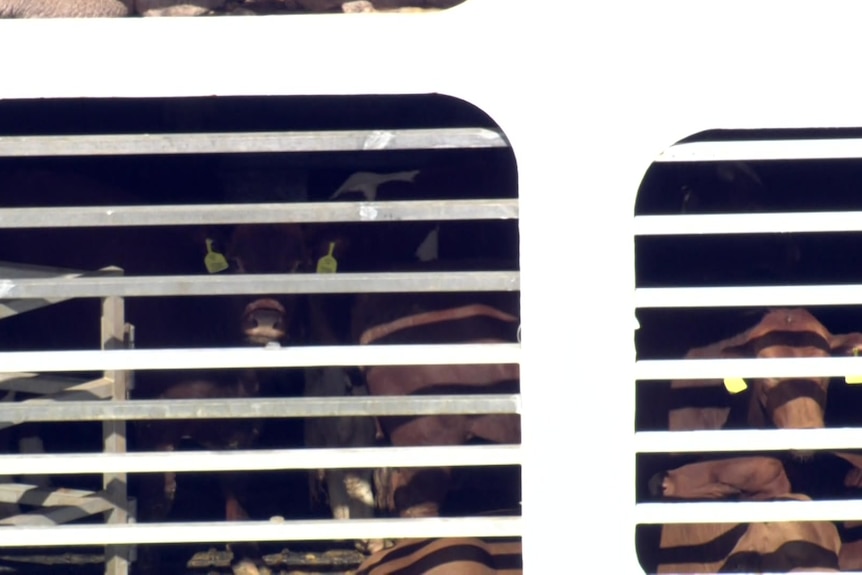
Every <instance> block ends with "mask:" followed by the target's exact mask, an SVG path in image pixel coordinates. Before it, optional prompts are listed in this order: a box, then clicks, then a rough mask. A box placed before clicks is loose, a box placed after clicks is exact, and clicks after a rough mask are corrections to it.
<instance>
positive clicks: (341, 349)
mask: <svg viewBox="0 0 862 575" xmlns="http://www.w3.org/2000/svg"><path fill="white" fill-rule="evenodd" d="M520 361H521V345H520V344H517V343H464V344H430V345H352V346H347V345H346V346H304V347H300V346H296V347H236V348H202V349H185V348H180V349H112V350H86V351H9V352H2V353H0V365H2V366H3V369H4V370H8V371H22V372H30V371H37V370H41V371H43V372H57V371H113V370H147V369H196V368H237V367H316V366H367V365H441V364H442V365H450V364H451V365H481V364H494V363H512V364H514V363H520ZM860 372H862V370H860Z"/></svg>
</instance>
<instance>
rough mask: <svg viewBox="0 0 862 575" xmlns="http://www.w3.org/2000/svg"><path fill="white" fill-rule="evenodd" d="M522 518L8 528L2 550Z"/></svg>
mask: <svg viewBox="0 0 862 575" xmlns="http://www.w3.org/2000/svg"><path fill="white" fill-rule="evenodd" d="M522 532H523V521H522V519H521V517H517V516H501V517H459V518H454V517H424V518H421V519H414V518H410V519H408V518H398V519H342V520H335V519H320V520H297V521H284V520H282V519H281V518H274V519H272V520H270V521H228V522H196V523H133V524H123V525H66V526H60V527H56V526H55V527H42V526H38V527H32V526H25V527H20V528H16V529H4V530H3V537H2V538H0V547H22V546H28V547H47V546H52V547H53V546H63V545H124V544H135V543H137V544H149V543H164V542H165V541H170V542H171V543H206V542H211V541H212V542H215V541H233V542H241V541H258V542H262V541H326V540H333V539H336V540H351V539H363V538H368V539H386V538H393V539H401V538H412V537H471V536H472V537H518V536H520V535H521V534H522Z"/></svg>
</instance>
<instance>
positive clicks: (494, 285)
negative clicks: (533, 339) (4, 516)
mask: <svg viewBox="0 0 862 575" xmlns="http://www.w3.org/2000/svg"><path fill="white" fill-rule="evenodd" d="M369 146H371V148H369ZM505 146H507V143H506V141H505V139H504V138H503V137H502V136H501V134H500V133H498V132H495V131H493V130H488V129H472V128H466V129H445V130H435V129H427V130H403V131H399V130H391V131H379V130H372V131H364V132H357V131H349V132H339V131H328V132H316V133H307V132H304V133H301V134H298V133H291V132H285V133H267V134H260V133H255V134H242V133H236V134H205V135H202V134H157V135H124V136H115V135H105V136H99V135H88V136H63V137H60V136H58V137H28V138H18V137H6V136H0V156H7V157H9V156H18V157H20V156H28V157H39V156H51V155H72V156H74V155H93V154H96V155H99V154H107V155H123V154H145V155H146V154H153V155H161V154H196V153H203V152H207V153H245V152H261V151H266V152H296V151H304V152H321V151H331V150H334V149H335V150H363V149H376V150H401V149H425V148H428V149H440V148H441V147H453V148H486V147H505ZM517 218H518V202H517V200H500V199H495V200H447V201H445V202H436V201H433V202H430V201H429V202H423V201H410V202H346V203H339V204H331V203H320V204H315V203H297V204H241V205H240V204H237V205H224V204H220V205H195V206H185V205H173V206H167V205H166V206H153V205H147V206H100V207H68V208H63V209H62V210H58V209H54V208H47V209H46V208H0V228H27V227H75V226H87V227H113V226H161V225H203V224H213V225H215V224H235V223H272V222H280V223H286V222H343V221H363V222H375V221H409V220H437V221H440V220H457V219H460V220H465V219H476V220H479V219H486V220H506V219H517ZM518 289H519V274H518V273H517V272H469V273H468V272H451V273H450V272H443V273H435V274H434V277H433V279H431V280H429V277H428V275H426V274H421V273H383V274H349V273H344V274H341V273H339V274H328V275H327V277H321V276H315V275H295V274H275V275H237V276H199V275H196V276H161V277H159V276H152V277H149V276H148V277H147V278H146V281H142V280H141V279H140V278H135V277H132V276H124V277H76V278H68V279H67V278H25V279H21V278H14V277H10V276H8V275H4V276H3V277H2V279H0V295H2V297H3V298H4V300H6V299H9V300H11V299H15V300H18V299H21V300H26V299H27V298H72V297H102V298H107V300H106V301H108V302H117V301H121V300H120V299H119V298H127V297H154V296H166V295H173V294H182V295H228V294H256V293H273V292H278V293H350V292H356V291H364V292H377V291H379V292H392V291H417V292H418V291H429V292H430V291H518ZM112 309H114V308H113V306H112ZM118 321H119V320H118ZM109 323H110V325H111V326H112V328H113V331H111V332H110V333H111V334H112V336H113V337H116V336H117V335H118V332H117V331H116V329H118V327H119V324H117V323H116V322H109ZM109 347H111V346H106V349H104V350H92V351H89V350H88V351H52V352H29V351H26V352H3V353H0V362H2V364H3V365H4V369H5V370H8V371H22V372H23V371H30V370H35V369H37V368H38V369H39V370H40V371H52V370H53V371H86V370H103V371H106V372H108V373H121V372H131V371H135V370H145V369H190V368H227V367H304V366H318V365H339V366H340V365H343V366H355V365H407V364H411V365H413V364H415V365H423V364H425V365H427V364H437V363H447V364H467V363H470V364H483V363H511V364H517V363H519V362H520V353H519V352H520V345H519V344H464V345H420V346H379V347H374V346H372V347H369V346H363V347H360V346H321V347H308V348H303V349H302V350H301V352H300V351H299V350H297V349H294V348H290V347H285V348H275V349H272V348H266V349H264V348H255V349H250V348H235V349H229V350H225V349H197V350H194V349H161V350H149V349H147V350H145V349H108V348H109ZM46 366H47V367H46ZM115 381H117V382H118V383H117V385H121V384H122V382H121V380H119V379H116V380H115ZM192 403H193V404H194V405H190V402H183V401H182V400H180V401H171V400H131V401H122V402H110V403H107V402H106V403H103V402H92V401H67V402H62V403H56V404H44V403H39V404H28V403H20V404H8V403H4V404H2V405H0V413H2V414H3V417H2V419H4V420H6V419H9V420H15V421H32V422H35V421H103V422H105V426H106V430H110V433H112V434H113V435H112V437H113V438H114V439H112V443H110V445H111V449H106V453H99V454H81V453H69V454H38V455H37V454H15V455H0V467H2V469H4V472H5V473H9V474H26V473H56V474H85V473H102V474H105V477H106V481H109V478H111V477H122V476H123V474H127V473H139V472H156V471H192V470H195V471H222V470H265V469H317V468H325V467H330V468H336V467H356V466H360V465H361V466H362V467H385V466H394V465H397V466H402V467H404V466H407V467H410V466H441V465H451V466H462V465H471V466H472V465H520V464H521V461H522V454H521V450H520V446H518V445H497V446H461V447H412V448H389V447H386V448H354V449H302V450H297V449H288V450H252V451H234V452H229V453H225V452H219V453H216V452H207V451H201V452H183V453H161V452H160V453H146V452H141V453H124V449H123V447H124V446H123V442H122V440H121V439H119V438H120V437H121V431H122V429H123V426H124V424H125V422H126V421H130V420H141V419H189V418H204V419H205V418H253V417H307V416H337V415H411V414H427V413H441V412H442V413H471V414H481V413H513V414H517V413H520V396H519V395H517V394H514V395H483V396H425V397H421V398H420V397H409V398H408V397H400V398H395V397H392V398H374V399H371V398H358V397H350V398H284V399H276V398H266V399H231V400H229V401H228V400H219V399H212V400H196V401H194V402H192ZM106 433H108V431H106ZM112 485H115V484H114V483H112ZM116 495H117V496H120V497H123V496H124V494H123V493H121V492H120V491H117V493H116ZM120 518H121V516H120V515H116V516H115V517H112V521H113V520H119V519H120ZM520 535H521V521H520V517H517V516H501V517H468V518H457V519H456V518H436V519H431V518H429V519H373V520H350V521H337V520H315V521H295V520H289V519H288V520H282V519H280V518H279V519H274V520H272V521H240V522H228V523H225V522H212V523H206V522H204V523H201V522H196V523H164V524H141V523H133V522H129V523H121V524H116V523H111V524H110V525H92V524H90V525H63V526H32V527H31V526H26V527H18V528H15V529H8V530H4V537H3V538H0V547H17V546H68V545H94V544H100V545H108V546H121V547H120V549H123V547H122V546H133V545H136V544H153V543H160V542H172V543H177V542H208V541H236V542H241V541H290V540H328V539H359V538H386V537H419V536H431V537H440V536H520ZM109 568H112V569H113V567H110V566H109ZM125 568H126V566H125V565H124V566H121V567H120V568H119V569H120V570H113V571H111V573H112V575H119V573H120V572H121V570H122V569H125Z"/></svg>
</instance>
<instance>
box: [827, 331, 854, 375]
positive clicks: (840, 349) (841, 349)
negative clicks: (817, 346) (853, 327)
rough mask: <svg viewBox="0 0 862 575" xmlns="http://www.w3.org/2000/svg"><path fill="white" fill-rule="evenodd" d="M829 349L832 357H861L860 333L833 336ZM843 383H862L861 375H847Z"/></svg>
mask: <svg viewBox="0 0 862 575" xmlns="http://www.w3.org/2000/svg"><path fill="white" fill-rule="evenodd" d="M830 347H831V348H832V355H833V356H860V355H862V333H858V332H854V333H845V334H839V335H833V336H832V340H831V341H830ZM860 372H862V370H860ZM844 381H845V382H847V383H849V384H858V383H862V375H847V376H845V377H844Z"/></svg>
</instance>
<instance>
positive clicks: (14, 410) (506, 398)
mask: <svg viewBox="0 0 862 575" xmlns="http://www.w3.org/2000/svg"><path fill="white" fill-rule="evenodd" d="M520 412H521V397H520V395H474V394H470V395H456V396H452V395H448V396H446V395H440V396H433V395H423V396H421V397H399V396H378V397H291V398H285V397H266V398H230V399H227V398H225V399H174V400H170V399H137V400H131V401H125V402H121V403H116V402H105V401H64V402H62V403H50V402H48V401H47V400H41V401H39V403H35V404H34V403H30V402H21V403H0V421H14V422H15V423H23V422H31V421H113V420H118V421H122V420H140V419H154V420H155V419H196V418H212V419H218V418H259V417H330V416H332V417H338V416H372V415H377V416H383V415H431V414H437V413H445V414H482V413H520ZM0 427H2V424H0Z"/></svg>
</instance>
